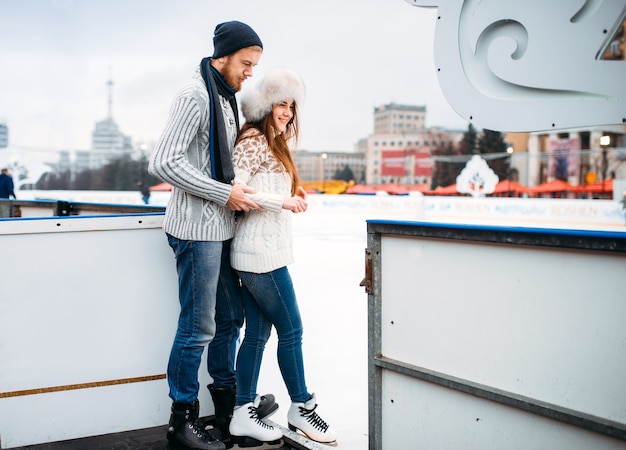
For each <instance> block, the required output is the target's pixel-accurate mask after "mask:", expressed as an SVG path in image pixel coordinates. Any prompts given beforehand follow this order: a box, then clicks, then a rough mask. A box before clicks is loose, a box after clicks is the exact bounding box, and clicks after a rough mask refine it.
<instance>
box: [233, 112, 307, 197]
mask: <svg viewBox="0 0 626 450" xmlns="http://www.w3.org/2000/svg"><path fill="white" fill-rule="evenodd" d="M273 109H274V108H273V107H272V110H273ZM297 111H298V108H297V105H296V103H295V102H294V104H293V117H292V118H291V120H290V121H289V123H288V124H287V128H286V129H285V131H284V132H283V133H281V134H278V135H277V134H276V133H275V131H274V127H273V126H272V111H270V112H269V113H267V114H265V116H263V118H262V119H261V120H259V121H258V122H251V123H249V122H246V123H244V124H243V127H242V128H241V133H240V134H239V136H238V137H237V144H238V143H239V141H240V140H241V136H242V135H243V134H244V132H245V131H247V130H249V129H251V128H254V129H256V130H257V131H259V132H260V133H262V134H263V135H264V136H265V139H266V140H267V145H268V146H269V148H270V151H271V152H272V155H274V157H275V158H276V159H277V160H278V161H279V162H280V163H281V164H282V165H283V167H284V168H285V170H286V171H287V173H288V174H289V176H291V195H296V191H297V189H298V186H300V176H299V175H298V168H297V167H296V163H295V161H294V160H293V155H292V154H291V150H290V149H289V143H290V142H291V143H292V144H293V146H294V148H295V147H296V146H297V143H298V113H297Z"/></svg>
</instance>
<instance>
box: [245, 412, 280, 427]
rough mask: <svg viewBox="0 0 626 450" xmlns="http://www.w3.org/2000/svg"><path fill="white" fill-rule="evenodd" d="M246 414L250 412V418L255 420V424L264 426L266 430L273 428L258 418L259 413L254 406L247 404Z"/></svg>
mask: <svg viewBox="0 0 626 450" xmlns="http://www.w3.org/2000/svg"><path fill="white" fill-rule="evenodd" d="M248 414H250V418H251V419H254V420H255V422H256V423H257V425H259V426H261V427H263V428H265V429H266V430H273V429H274V427H273V426H271V425H270V424H268V423H265V422H263V421H262V420H261V419H259V413H258V411H257V408H255V407H254V406H248Z"/></svg>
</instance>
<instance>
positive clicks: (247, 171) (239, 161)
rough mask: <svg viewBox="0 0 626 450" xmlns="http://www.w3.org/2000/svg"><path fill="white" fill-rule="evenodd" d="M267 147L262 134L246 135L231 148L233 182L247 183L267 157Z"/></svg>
mask: <svg viewBox="0 0 626 450" xmlns="http://www.w3.org/2000/svg"><path fill="white" fill-rule="evenodd" d="M267 152H268V147H267V141H266V140H265V137H263V136H262V135H247V136H245V137H244V139H242V140H241V141H239V143H238V144H237V145H236V146H235V149H234V150H233V167H234V169H235V183H241V184H248V182H249V181H250V179H251V178H252V177H253V176H254V174H255V173H256V172H257V170H258V169H259V167H261V164H263V162H264V161H265V159H266V157H267Z"/></svg>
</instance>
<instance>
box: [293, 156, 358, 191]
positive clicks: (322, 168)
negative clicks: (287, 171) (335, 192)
mask: <svg viewBox="0 0 626 450" xmlns="http://www.w3.org/2000/svg"><path fill="white" fill-rule="evenodd" d="M294 161H295V163H296V166H297V167H298V173H299V174H300V178H301V179H302V181H315V180H331V179H334V178H335V175H339V174H343V173H350V172H351V173H352V175H353V176H354V178H353V179H354V181H355V182H356V183H364V182H365V155H363V154H362V153H355V152H311V151H308V150H299V151H297V152H295V153H294ZM346 181H349V180H346Z"/></svg>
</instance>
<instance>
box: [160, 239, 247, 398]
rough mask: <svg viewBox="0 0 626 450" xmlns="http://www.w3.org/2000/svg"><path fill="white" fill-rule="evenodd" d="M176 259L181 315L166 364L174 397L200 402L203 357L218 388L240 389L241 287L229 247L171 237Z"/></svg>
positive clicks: (171, 392)
mask: <svg viewBox="0 0 626 450" xmlns="http://www.w3.org/2000/svg"><path fill="white" fill-rule="evenodd" d="M167 238H168V242H169V245H170V247H171V248H172V250H173V251H174V254H175V256H176V269H177V271H178V298H179V301H180V314H179V316H178V328H177V330H176V337H175V338H174V343H173V344H172V349H171V352H170V358H169V362H168V366H167V380H168V384H169V388H170V393H169V395H170V398H171V399H172V401H174V402H180V403H192V402H194V401H195V400H196V399H197V398H198V391H199V382H198V370H199V368H200V363H201V358H202V353H203V352H204V349H205V347H206V346H207V344H209V345H208V347H209V352H208V357H207V361H208V370H209V374H210V375H211V378H213V384H214V385H215V386H216V387H234V386H235V382H236V379H235V371H234V362H235V351H236V345H237V339H238V338H239V330H240V328H241V326H242V325H243V305H242V301H241V288H240V286H239V282H238V279H237V276H236V274H235V273H234V271H233V270H232V269H231V266H230V243H231V241H225V242H219V241H218V242H213V241H185V240H181V239H177V238H175V237H173V236H170V235H168V236H167Z"/></svg>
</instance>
